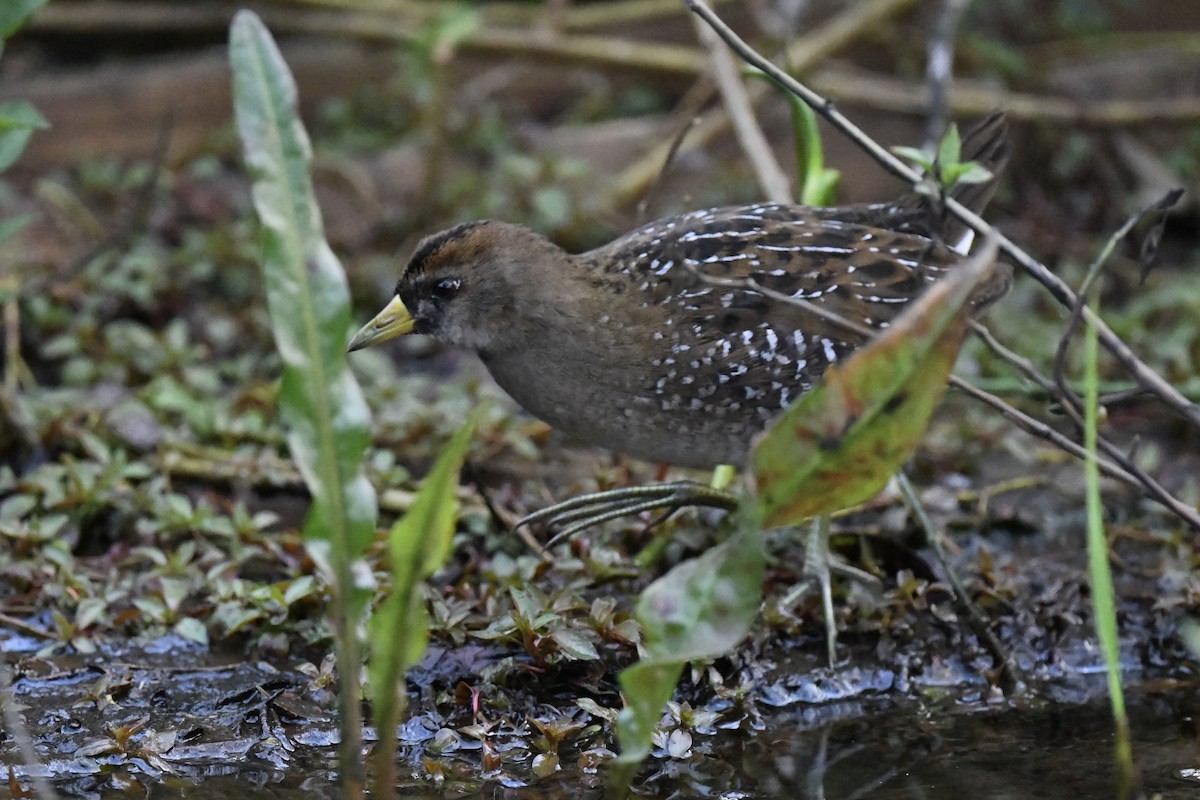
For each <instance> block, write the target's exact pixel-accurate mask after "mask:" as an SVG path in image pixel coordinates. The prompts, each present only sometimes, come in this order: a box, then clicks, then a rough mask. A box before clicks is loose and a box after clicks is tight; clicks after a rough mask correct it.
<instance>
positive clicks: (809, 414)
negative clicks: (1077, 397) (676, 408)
mask: <svg viewBox="0 0 1200 800" xmlns="http://www.w3.org/2000/svg"><path fill="white" fill-rule="evenodd" d="M995 257H996V248H995V246H994V245H993V246H990V247H985V248H981V249H980V252H979V253H978V254H976V255H975V256H972V257H971V258H970V259H968V260H967V261H966V262H964V263H962V264H959V265H958V266H957V267H956V268H955V269H954V271H953V272H952V273H951V274H950V275H948V276H947V277H946V278H944V279H942V280H941V281H939V282H938V283H936V284H934V285H933V286H932V287H930V288H929V289H928V290H927V291H926V292H925V294H924V295H922V296H921V297H920V298H919V299H918V300H917V301H915V302H914V303H913V304H912V305H911V306H910V307H909V308H908V309H907V310H906V311H905V312H904V313H903V314H902V315H900V317H899V318H897V319H896V320H895V321H894V322H892V324H891V325H890V326H889V327H888V328H887V329H886V330H885V331H883V332H882V333H881V334H879V335H878V336H876V337H875V338H874V339H872V340H871V341H870V342H869V343H868V344H867V345H865V346H863V347H862V348H860V349H859V350H857V351H855V353H854V354H853V355H851V356H850V358H848V359H847V360H846V361H844V362H842V363H840V364H837V365H835V366H833V367H830V368H829V369H828V370H827V371H826V372H825V375H824V377H823V378H822V379H821V383H820V384H818V385H817V386H816V387H814V388H813V389H812V390H811V391H810V392H808V393H807V394H805V395H804V396H803V397H801V398H800V399H799V400H798V401H797V402H795V403H794V404H792V405H791V406H790V407H789V408H788V409H787V411H785V412H784V413H783V414H782V415H781V416H780V417H779V418H778V419H777V420H776V421H775V422H774V423H773V424H772V425H771V427H770V428H769V429H768V430H767V431H766V432H765V433H764V434H763V435H762V437H761V438H760V439H759V441H758V443H757V444H756V446H755V448H754V453H753V456H752V465H753V473H754V480H755V484H756V487H757V488H756V492H757V503H758V510H759V514H760V519H761V521H762V525H763V526H764V527H776V526H779V525H787V524H794V523H798V522H801V521H803V520H805V519H808V518H810V517H814V516H817V515H818V514H828V513H831V512H834V511H838V510H840V509H843V508H848V507H850V506H853V505H856V504H858V503H861V502H864V501H866V500H869V499H870V498H871V497H873V496H874V495H876V494H877V493H878V492H879V491H880V490H881V489H882V488H883V487H884V485H885V484H886V483H887V481H888V480H889V478H891V476H892V475H893V474H895V472H896V470H898V469H899V468H900V465H901V464H903V463H904V460H905V459H906V458H908V455H909V453H911V452H912V450H913V448H914V447H916V445H917V443H918V442H919V441H920V439H921V436H922V435H923V434H924V432H925V428H926V427H927V426H928V424H929V418H930V416H931V415H932V414H933V409H934V408H935V406H936V405H937V402H938V399H939V398H940V397H941V395H942V392H943V391H944V390H945V386H946V379H947V376H948V375H949V374H950V370H951V369H952V368H953V366H954V361H955V358H956V356H957V355H958V349H959V346H960V345H961V343H962V339H963V336H964V334H965V330H966V317H967V312H968V308H969V304H970V298H971V295H972V293H973V292H974V290H975V287H976V286H977V285H978V283H979V282H980V280H982V279H983V277H984V275H986V274H987V272H988V271H989V270H990V269H991V268H992V265H993V263H994V261H995Z"/></svg>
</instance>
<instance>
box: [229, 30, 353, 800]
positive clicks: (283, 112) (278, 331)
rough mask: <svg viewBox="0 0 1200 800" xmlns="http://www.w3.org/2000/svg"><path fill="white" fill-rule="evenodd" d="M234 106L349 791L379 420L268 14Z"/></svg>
mask: <svg viewBox="0 0 1200 800" xmlns="http://www.w3.org/2000/svg"><path fill="white" fill-rule="evenodd" d="M229 58H230V64H231V66H232V68H233V101H234V111H235V116H236V119H237V128H238V133H239V135H240V137H241V140H242V148H243V153H244V156H245V161H246V167H247V169H248V171H249V172H250V175H251V177H252V178H253V181H254V185H253V194H254V206H255V209H256V210H257V212H258V216H259V219H260V221H261V223H262V247H263V274H264V282H265V285H266V293H267V308H268V310H269V311H270V315H271V326H272V331H273V333H274V334H275V342H276V346H277V347H278V349H279V353H280V356H281V358H282V360H283V376H282V381H281V386H280V394H279V410H280V415H281V417H282V418H283V422H284V424H285V426H286V427H287V443H288V448H289V450H290V452H291V455H292V459H293V460H294V461H295V463H296V466H297V468H298V469H299V470H300V473H301V474H302V475H303V476H304V481H305V483H306V485H307V486H308V488H309V491H310V492H311V494H312V497H313V502H312V506H311V508H310V509H309V513H308V517H307V519H306V521H305V525H304V535H305V538H306V540H307V542H308V546H309V549H310V551H311V552H312V554H313V556H314V559H315V560H316V561H317V562H318V563H319V564H320V565H321V567H322V568H323V569H325V570H326V571H327V572H329V573H331V574H332V576H333V583H334V601H335V602H334V609H333V614H334V626H335V630H336V633H337V637H338V664H339V667H340V675H341V704H342V714H341V717H342V719H341V722H342V768H343V782H344V785H347V786H348V787H350V791H351V792H352V793H353V792H354V787H355V786H361V784H362V763H361V757H360V755H359V753H358V747H357V744H356V743H357V742H359V741H360V737H361V714H360V712H359V685H358V672H359V664H360V663H361V652H362V651H361V645H360V644H359V641H358V632H357V631H358V625H359V622H360V620H361V619H362V614H363V610H364V608H365V605H366V600H367V598H368V596H369V592H368V590H367V589H366V588H365V587H363V586H359V585H357V582H356V580H355V575H356V573H357V572H361V571H363V569H364V568H363V565H361V563H360V562H361V556H362V553H363V552H364V550H365V549H366V547H367V545H368V544H369V542H370V539H371V536H372V534H373V532H374V529H375V516H376V502H375V491H374V489H373V488H372V487H371V484H370V483H369V482H368V481H367V479H366V476H365V475H364V473H363V471H362V457H363V453H364V452H365V450H366V448H367V446H368V445H369V444H370V437H371V428H370V413H369V411H368V410H367V405H366V402H365V400H364V399H363V395H362V391H361V390H360V389H359V386H358V384H357V382H356V381H355V380H354V376H353V375H352V374H351V373H350V370H349V368H348V367H347V364H346V355H345V350H346V343H347V342H348V341H349V338H350V334H351V327H352V320H351V316H350V299H349V291H348V288H347V285H346V277H345V273H344V272H343V271H342V268H341V265H340V264H339V263H338V260H337V258H336V257H335V256H334V254H333V252H332V250H330V248H329V245H328V243H326V241H325V237H324V232H323V229H322V224H321V215H320V210H319V209H318V207H317V203H316V198H315V196H314V193H313V187H312V182H311V179H310V168H311V149H310V145H309V140H308V135H307V134H306V133H305V131H304V127H303V125H302V124H301V122H300V119H299V115H298V113H297V107H296V86H295V83H294V81H293V80H292V76H291V74H290V72H289V71H288V68H287V65H286V64H285V63H284V61H283V57H282V55H281V54H280V52H279V49H278V48H277V47H276V45H275V42H274V41H273V40H272V38H271V35H270V33H269V32H268V31H267V29H266V27H265V26H264V25H263V24H262V22H261V21H260V20H259V18H258V17H257V16H255V15H254V14H253V13H251V12H249V11H241V12H239V13H238V14H237V15H236V16H235V17H234V20H233V24H232V26H231V29H230V41H229Z"/></svg>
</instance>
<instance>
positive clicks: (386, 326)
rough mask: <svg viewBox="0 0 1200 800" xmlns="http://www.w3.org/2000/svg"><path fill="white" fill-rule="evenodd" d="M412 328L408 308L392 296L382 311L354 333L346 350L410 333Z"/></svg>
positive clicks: (411, 319) (368, 345)
mask: <svg viewBox="0 0 1200 800" xmlns="http://www.w3.org/2000/svg"><path fill="white" fill-rule="evenodd" d="M412 329H413V318H412V314H410V313H408V309H407V308H405V307H404V303H403V302H402V301H401V300H400V298H399V297H393V298H392V301H391V302H390V303H388V304H387V305H386V306H384V308H383V311H380V312H379V313H378V314H376V315H375V318H374V319H373V320H371V321H370V322H368V323H367V324H366V325H363V326H362V328H360V329H359V331H358V333H356V334H354V338H353V339H351V340H350V346H349V347H348V348H346V352H349V353H353V352H354V351H355V350H361V349H363V348H364V347H371V346H372V345H376V344H379V343H380V342H386V341H387V340H388V339H394V338H395V337H397V336H403V335H404V334H406V333H412Z"/></svg>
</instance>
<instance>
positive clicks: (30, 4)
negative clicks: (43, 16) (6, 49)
mask: <svg viewBox="0 0 1200 800" xmlns="http://www.w3.org/2000/svg"><path fill="white" fill-rule="evenodd" d="M44 5H46V0H4V2H3V3H0V39H7V38H9V37H10V36H12V35H13V34H14V33H16V32H17V31H18V30H20V28H21V26H22V25H24V24H25V23H26V22H27V21H28V20H29V18H30V17H32V16H33V15H34V13H35V12H36V11H37V10H38V9H40V8H41V7H42V6H44Z"/></svg>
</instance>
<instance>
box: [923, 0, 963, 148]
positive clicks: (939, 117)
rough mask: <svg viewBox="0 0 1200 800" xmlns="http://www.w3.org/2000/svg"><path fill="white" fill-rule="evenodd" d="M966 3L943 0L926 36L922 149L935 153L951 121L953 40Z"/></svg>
mask: <svg viewBox="0 0 1200 800" xmlns="http://www.w3.org/2000/svg"><path fill="white" fill-rule="evenodd" d="M968 2H969V0H942V3H941V10H940V12H939V13H938V15H937V19H936V20H935V21H934V24H933V35H932V36H930V37H929V55H928V58H927V60H926V62H925V85H926V86H927V87H929V89H928V90H929V116H928V118H927V119H926V121H925V148H926V149H927V150H929V152H931V153H932V152H935V150H936V148H937V143H938V140H939V139H941V138H942V132H943V131H945V130H946V125H947V124H948V123H949V121H950V84H951V83H952V82H953V81H954V40H955V37H956V36H957V35H958V23H959V21H960V20H961V19H962V15H963V12H964V11H966V9H967V3H968Z"/></svg>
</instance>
